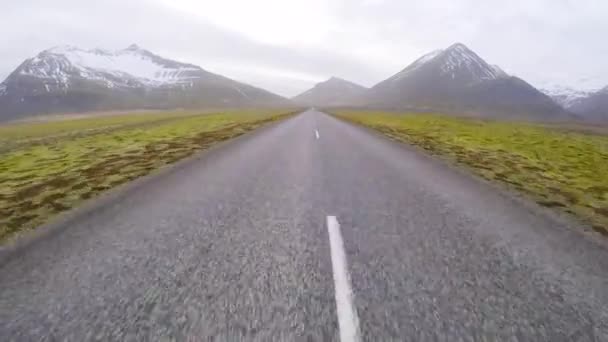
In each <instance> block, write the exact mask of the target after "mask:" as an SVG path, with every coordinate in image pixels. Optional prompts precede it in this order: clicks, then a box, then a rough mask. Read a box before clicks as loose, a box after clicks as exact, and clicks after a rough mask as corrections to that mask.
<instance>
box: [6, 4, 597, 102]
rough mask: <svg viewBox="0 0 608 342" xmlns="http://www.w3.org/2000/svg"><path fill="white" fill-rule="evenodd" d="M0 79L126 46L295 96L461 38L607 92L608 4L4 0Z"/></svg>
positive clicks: (398, 64) (509, 60) (533, 71)
mask: <svg viewBox="0 0 608 342" xmlns="http://www.w3.org/2000/svg"><path fill="white" fill-rule="evenodd" d="M2 2H3V4H2V5H1V7H2V10H1V11H0V78H1V79H4V78H5V77H6V76H8V74H9V73H10V72H11V71H12V70H13V69H15V68H16V67H17V66H18V65H19V64H20V63H21V62H22V61H23V60H24V59H26V58H29V57H32V56H34V55H36V54H37V53H38V52H40V51H41V50H44V49H47V48H50V47H53V46H57V45H65V44H69V45H76V46H79V47H83V48H96V47H99V48H104V49H110V50H115V49H122V48H125V47H127V46H128V45H130V44H131V43H137V44H138V45H140V46H142V47H144V48H146V49H148V50H150V51H152V52H154V53H157V54H160V55H162V56H164V57H168V58H173V59H177V60H180V61H184V62H190V63H194V64H197V65H200V66H201V67H203V68H204V69H207V70H209V71H212V72H216V73H219V74H223V75H225V76H228V77H231V78H234V79H237V80H239V81H244V82H247V83H250V84H253V85H257V86H261V87H263V88H266V89H268V90H271V91H274V92H276V93H278V94H281V95H286V96H292V95H295V94H297V93H299V92H301V91H304V90H305V89H307V88H308V87H310V86H312V85H313V84H314V83H317V82H319V81H323V80H324V79H326V78H329V77H330V76H338V77H342V78H345V79H348V80H351V81H354V82H357V83H360V84H362V85H365V86H372V85H374V84H375V83H377V82H379V81H381V80H383V79H385V78H387V77H389V76H391V75H392V74H394V73H396V72H398V71H399V70H401V69H403V68H404V67H405V66H407V65H408V64H409V63H411V62H412V61H414V60H415V59H416V58H418V57H419V56H420V55H422V54H424V53H427V52H429V51H432V50H436V49H440V48H445V47H447V46H449V45H451V44H452V43H454V42H462V43H464V44H466V45H467V46H469V47H470V48H471V49H473V50H474V51H475V52H477V53H478V54H479V55H480V56H481V57H483V58H484V59H485V60H486V61H488V62H490V63H491V64H497V65H499V66H501V67H502V68H503V69H504V70H505V71H507V72H508V73H510V74H513V75H516V76H519V77H522V78H524V79H525V80H527V81H528V82H530V83H532V84H533V85H536V86H539V87H544V86H546V85H547V84H557V85H565V86H575V87H579V88H594V87H601V86H606V85H608V44H607V43H606V39H607V38H606V37H607V36H608V20H606V18H608V1H606V0H509V1H505V0H484V1H481V0H425V1H413V0H412V1H408V0H255V1H251V0H104V1H95V2H93V1H86V0H54V1H48V0H20V1H9V0H3V1H2Z"/></svg>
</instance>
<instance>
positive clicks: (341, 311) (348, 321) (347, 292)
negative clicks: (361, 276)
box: [327, 216, 360, 342]
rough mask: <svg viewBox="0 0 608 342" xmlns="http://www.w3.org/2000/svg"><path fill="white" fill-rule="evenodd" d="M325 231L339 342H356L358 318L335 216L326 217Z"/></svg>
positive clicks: (358, 335) (340, 234)
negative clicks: (331, 272) (328, 246)
mask: <svg viewBox="0 0 608 342" xmlns="http://www.w3.org/2000/svg"><path fill="white" fill-rule="evenodd" d="M327 231H328V232H329V245H330V249H331V263H332V267H333V270H334V289H335V292H336V311H337V314H338V324H339V328H340V341H341V342H358V341H360V334H359V318H358V317H357V310H356V309H355V306H354V303H353V291H352V288H351V284H350V275H349V274H348V264H347V262H346V253H345V252H344V242H343V241H342V233H341V232H340V223H338V219H337V218H336V217H335V216H327Z"/></svg>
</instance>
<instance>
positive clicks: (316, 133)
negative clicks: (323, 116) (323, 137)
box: [315, 129, 319, 139]
mask: <svg viewBox="0 0 608 342" xmlns="http://www.w3.org/2000/svg"><path fill="white" fill-rule="evenodd" d="M315 136H316V137H317V139H319V130H316V129H315Z"/></svg>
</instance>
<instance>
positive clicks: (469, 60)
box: [441, 44, 506, 80]
mask: <svg viewBox="0 0 608 342" xmlns="http://www.w3.org/2000/svg"><path fill="white" fill-rule="evenodd" d="M463 68H464V69H467V70H469V71H471V72H472V73H474V76H476V77H477V78H478V79H479V80H496V79H499V78H501V77H504V76H505V75H506V73H505V72H504V71H502V69H500V68H499V67H498V66H496V65H488V64H487V63H486V62H484V61H483V60H482V59H481V58H480V57H479V56H477V55H476V54H475V53H474V52H473V51H471V50H470V49H469V48H467V47H466V46H464V45H463V44H454V45H452V46H451V47H449V48H448V49H447V50H446V51H445V62H444V63H443V65H442V66H441V71H442V72H443V73H444V74H448V73H449V74H450V75H451V77H452V78H454V77H455V72H456V71H457V70H459V69H463Z"/></svg>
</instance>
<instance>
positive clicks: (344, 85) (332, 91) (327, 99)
mask: <svg viewBox="0 0 608 342" xmlns="http://www.w3.org/2000/svg"><path fill="white" fill-rule="evenodd" d="M367 90H368V89H367V88H365V87H363V86H360V85H358V84H356V83H353V82H350V81H347V80H343V79H341V78H338V77H332V78H330V79H328V80H326V81H324V82H321V83H318V84H316V85H315V86H314V87H312V88H311V89H309V90H307V91H305V92H303V93H302V94H300V95H298V96H295V97H293V98H292V101H294V102H295V103H299V104H303V105H307V106H318V107H332V106H348V105H352V104H354V103H355V102H356V101H357V100H358V99H359V98H360V97H361V96H362V95H363V94H365V92H366V91H367Z"/></svg>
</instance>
